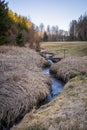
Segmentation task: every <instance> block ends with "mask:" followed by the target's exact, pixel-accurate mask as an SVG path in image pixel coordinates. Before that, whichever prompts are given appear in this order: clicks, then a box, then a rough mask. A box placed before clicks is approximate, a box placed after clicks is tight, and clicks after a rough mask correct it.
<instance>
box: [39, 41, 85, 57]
mask: <svg viewBox="0 0 87 130" xmlns="http://www.w3.org/2000/svg"><path fill="white" fill-rule="evenodd" d="M41 47H42V48H44V49H45V50H47V51H49V52H53V53H55V54H59V55H60V56H63V54H64V49H65V50H66V52H65V53H66V56H87V42H43V43H42V44H41Z"/></svg>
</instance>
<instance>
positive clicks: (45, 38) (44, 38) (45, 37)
mask: <svg viewBox="0 0 87 130" xmlns="http://www.w3.org/2000/svg"><path fill="white" fill-rule="evenodd" d="M43 41H45V42H46V41H48V35H47V33H46V32H44V36H43Z"/></svg>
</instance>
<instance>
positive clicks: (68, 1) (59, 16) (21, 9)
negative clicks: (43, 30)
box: [6, 0, 87, 30]
mask: <svg viewBox="0 0 87 130" xmlns="http://www.w3.org/2000/svg"><path fill="white" fill-rule="evenodd" d="M6 2H8V3H9V4H8V6H9V8H10V9H11V10H12V11H13V12H16V13H17V14H20V15H23V16H27V17H28V18H30V19H31V21H32V22H33V23H34V24H36V25H38V26H39V24H40V23H44V25H45V26H47V25H50V26H53V25H58V26H59V29H64V30H68V29H69V23H70V21H71V20H74V19H76V20H77V19H78V17H79V16H80V15H81V14H84V13H85V12H87V0H6Z"/></svg>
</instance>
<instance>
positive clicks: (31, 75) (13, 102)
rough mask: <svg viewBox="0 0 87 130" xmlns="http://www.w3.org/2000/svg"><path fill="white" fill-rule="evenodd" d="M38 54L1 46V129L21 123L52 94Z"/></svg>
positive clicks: (41, 59)
mask: <svg viewBox="0 0 87 130" xmlns="http://www.w3.org/2000/svg"><path fill="white" fill-rule="evenodd" d="M45 62H46V61H45V60H44V58H42V57H41V56H40V55H39V54H38V53H37V52H35V51H33V50H31V49H29V48H28V49H27V48H19V47H9V46H8V47H6V46H1V47H0V129H5V128H8V127H9V126H12V125H13V123H14V122H17V121H19V119H20V118H22V117H23V116H24V115H25V114H26V113H27V112H29V111H30V110H31V109H32V108H33V107H34V106H36V105H37V104H38V103H39V102H40V101H42V100H44V99H45V98H46V97H47V96H48V95H49V93H50V90H49V89H50V88H49V85H48V84H50V80H49V78H48V77H46V76H45V75H44V74H43V72H42V69H41V67H42V66H43V64H45Z"/></svg>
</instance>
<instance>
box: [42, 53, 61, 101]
mask: <svg viewBox="0 0 87 130" xmlns="http://www.w3.org/2000/svg"><path fill="white" fill-rule="evenodd" d="M51 56H52V55H51V54H45V58H46V59H47V60H48V62H50V64H51V65H53V64H55V63H54V62H53V61H52V60H50V57H51ZM43 72H44V74H46V75H49V76H50V79H51V87H52V91H51V94H50V96H49V97H48V98H47V99H46V100H45V103H48V102H50V101H52V100H53V99H55V98H56V97H57V96H58V95H59V94H60V93H61V92H62V90H63V86H64V84H63V83H62V82H61V81H60V80H58V79H56V78H55V77H54V76H53V75H52V74H50V67H49V68H45V69H44V70H43Z"/></svg>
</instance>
